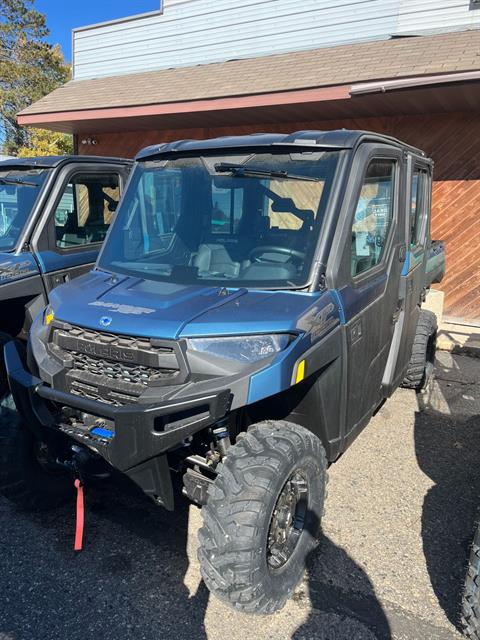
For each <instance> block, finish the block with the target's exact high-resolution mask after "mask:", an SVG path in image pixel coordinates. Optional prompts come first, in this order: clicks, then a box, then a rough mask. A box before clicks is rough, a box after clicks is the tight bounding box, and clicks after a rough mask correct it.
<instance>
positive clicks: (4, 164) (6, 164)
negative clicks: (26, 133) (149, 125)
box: [0, 155, 132, 171]
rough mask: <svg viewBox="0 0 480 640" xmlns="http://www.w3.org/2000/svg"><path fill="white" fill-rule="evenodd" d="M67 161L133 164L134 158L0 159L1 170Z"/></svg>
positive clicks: (48, 166)
mask: <svg viewBox="0 0 480 640" xmlns="http://www.w3.org/2000/svg"><path fill="white" fill-rule="evenodd" d="M67 162H80V163H82V162H99V163H107V162H108V163H112V162H118V163H121V164H131V163H132V160H128V159H127V158H109V157H105V156H75V155H71V156H38V157H32V158H9V159H8V160H2V161H0V171H8V169H55V168H56V167H59V166H60V165H62V164H65V163H67Z"/></svg>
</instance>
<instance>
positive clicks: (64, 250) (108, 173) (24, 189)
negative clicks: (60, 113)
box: [0, 156, 131, 399]
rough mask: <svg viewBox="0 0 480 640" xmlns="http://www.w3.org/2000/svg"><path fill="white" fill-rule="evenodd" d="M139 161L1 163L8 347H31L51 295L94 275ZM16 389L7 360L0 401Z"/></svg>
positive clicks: (1, 309)
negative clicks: (123, 191)
mask: <svg viewBox="0 0 480 640" xmlns="http://www.w3.org/2000/svg"><path fill="white" fill-rule="evenodd" d="M130 168H131V161H129V160H123V159H119V158H98V157H94V156H48V157H39V158H9V159H8V160H4V161H2V162H0V345H1V347H2V350H3V345H4V344H6V343H7V342H8V341H9V340H11V339H12V338H18V339H19V340H22V341H23V342H25V341H26V340H27V336H28V331H29V329H30V326H31V324H32V320H33V318H34V317H35V316H36V315H37V314H38V312H39V311H41V310H42V309H44V308H45V305H46V304H47V302H48V298H49V294H50V291H51V290H52V289H53V288H54V287H56V286H57V285H59V284H61V283H62V282H67V281H68V280H70V279H71V278H74V277H75V276H78V275H80V274H82V273H86V272H87V271H90V269H91V268H92V266H93V264H94V262H95V260H96V258H97V255H98V251H99V249H100V245H101V242H102V240H103V239H104V237H105V235H106V232H107V229H108V225H109V223H110V220H111V218H112V216H113V212H114V211H115V208H116V206H117V204H118V200H119V197H120V191H121V189H122V188H123V183H124V182H125V180H126V178H127V175H128V171H129V170H130ZM7 389H8V386H7V379H6V375H5V366H4V363H3V355H2V356H1V357H0V399H1V398H3V397H4V396H5V393H6V391H7Z"/></svg>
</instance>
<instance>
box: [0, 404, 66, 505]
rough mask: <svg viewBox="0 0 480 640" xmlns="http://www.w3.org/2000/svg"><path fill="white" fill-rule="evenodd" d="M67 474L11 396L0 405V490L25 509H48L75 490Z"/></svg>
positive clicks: (58, 503)
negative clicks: (24, 420) (25, 422)
mask: <svg viewBox="0 0 480 640" xmlns="http://www.w3.org/2000/svg"><path fill="white" fill-rule="evenodd" d="M72 485H73V483H72V481H71V478H70V476H69V474H68V473H65V471H64V470H63V469H62V468H61V467H59V466H58V465H57V464H55V459H54V457H53V455H52V454H51V452H50V451H49V448H48V447H47V445H46V444H45V443H42V442H40V441H38V440H37V439H36V438H35V437H34V436H33V435H32V434H31V433H30V431H29V429H28V428H27V427H26V425H25V424H24V423H23V421H22V419H21V417H20V415H19V414H18V412H17V410H16V408H15V403H14V402H13V398H12V396H11V395H8V396H6V397H5V398H4V399H3V401H2V403H1V406H0V493H2V494H3V495H4V496H5V497H6V498H9V499H10V500H11V501H12V502H14V503H16V504H17V505H18V506H20V507H22V508H25V509H38V510H43V509H49V508H53V507H56V506H58V505H60V504H62V503H63V502H65V501H66V500H67V499H69V498H70V497H71V496H72V494H73V492H72Z"/></svg>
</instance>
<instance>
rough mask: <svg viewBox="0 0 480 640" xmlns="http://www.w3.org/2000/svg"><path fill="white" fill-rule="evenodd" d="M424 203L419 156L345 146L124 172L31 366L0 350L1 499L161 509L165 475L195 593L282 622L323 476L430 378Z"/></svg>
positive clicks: (145, 160) (424, 170)
mask: <svg viewBox="0 0 480 640" xmlns="http://www.w3.org/2000/svg"><path fill="white" fill-rule="evenodd" d="M431 181H432V162H431V161H430V160H429V159H428V158H426V157H425V154H424V153H422V152H421V151H419V150H418V149H415V148H413V147H410V146H408V145H405V144H403V143H401V142H399V141H398V140H395V139H393V138H388V137H385V136H381V135H377V134H374V133H368V132H362V131H345V130H342V131H331V132H321V131H300V132H297V133H292V134H290V135H283V134H262V135H251V136H243V137H226V138H219V139H214V140H203V141H195V140H190V141H180V142H174V143H168V144H161V145H155V146H153V147H148V148H147V149H144V150H143V151H141V152H140V153H139V154H138V155H137V158H136V163H135V167H134V169H133V172H132V175H131V178H130V180H129V183H128V186H127V189H126V191H125V194H124V196H123V198H122V201H121V204H120V207H119V209H118V212H117V215H116V218H115V221H114V223H113V225H112V227H111V229H110V231H109V234H108V237H107V239H106V242H105V243H104V245H103V248H102V250H101V253H100V256H99V258H98V260H97V263H96V265H95V267H94V268H93V269H92V270H91V271H90V273H88V274H86V275H83V276H81V277H80V278H78V279H76V280H75V281H74V282H69V283H67V284H64V285H62V286H60V287H58V288H56V289H55V290H54V291H53V292H52V294H51V295H50V303H49V305H48V306H47V307H46V308H45V310H44V311H43V313H40V314H39V315H38V316H37V318H36V320H35V322H34V324H33V326H32V329H31V334H30V341H29V349H28V354H27V357H25V356H24V355H23V354H22V352H21V351H20V350H19V349H18V348H17V345H16V343H15V342H9V343H8V344H7V345H6V347H5V358H6V365H7V372H8V379H9V384H10V388H11V391H12V394H13V397H14V399H15V403H16V405H17V407H18V409H19V411H20V413H21V414H22V416H23V418H24V424H22V425H20V424H15V425H13V426H12V425H8V424H2V425H1V435H0V484H1V486H2V487H3V492H4V493H5V494H6V495H9V496H10V497H11V498H12V499H16V500H17V501H18V502H20V503H24V504H32V503H34V504H35V503H36V502H37V503H41V504H42V505H46V504H48V503H51V504H57V503H58V501H59V500H62V499H65V498H66V497H67V496H68V495H69V491H70V490H71V486H72V478H71V476H70V475H69V473H68V470H69V469H72V470H73V471H74V473H75V475H76V479H77V481H78V480H79V477H80V478H84V479H85V481H86V482H88V474H89V472H90V471H91V470H94V469H96V470H98V469H102V470H103V472H105V471H106V472H108V471H109V470H113V469H115V470H117V471H120V472H122V473H123V474H125V475H126V476H127V477H128V478H130V480H131V481H133V482H134V483H136V484H137V485H138V486H139V487H140V488H141V489H142V490H143V491H144V492H145V493H146V494H147V495H148V496H150V497H151V499H152V500H153V501H154V502H155V503H156V504H158V505H162V506H164V507H165V508H167V509H173V508H174V495H173V489H172V473H173V472H176V473H177V474H179V475H180V477H183V492H184V494H185V495H186V497H187V498H190V499H191V500H192V501H194V502H196V503H197V504H199V505H201V506H202V514H203V527H202V528H201V530H200V533H199V541H200V545H199V552H198V553H199V560H200V566H201V571H202V575H203V578H204V580H205V583H206V585H207V586H208V588H209V589H210V590H211V591H212V592H213V593H215V594H216V595H217V596H218V597H219V598H221V599H222V600H223V601H224V602H226V603H228V604H230V605H231V606H233V607H235V608H236V609H240V610H243V611H246V612H252V613H271V612H273V611H275V610H277V609H279V608H281V607H282V606H283V605H284V604H285V602H286V600H287V598H289V597H290V596H291V595H292V593H293V590H294V589H295V587H296V585H297V584H298V581H299V580H300V578H301V576H302V574H303V571H304V568H305V563H306V559H307V556H308V554H309V553H310V552H311V551H312V549H313V548H314V546H315V542H316V539H317V536H318V533H319V527H320V521H321V517H322V513H323V508H324V498H325V483H326V475H327V467H328V465H329V464H330V463H332V462H334V461H335V460H336V459H337V458H338V456H339V455H340V454H341V453H342V452H343V451H345V449H346V448H347V447H348V446H349V445H350V444H351V443H352V442H353V440H354V439H355V437H356V436H357V435H358V434H359V433H360V431H361V430H362V429H363V428H364V427H365V425H366V424H367V423H368V421H369V419H370V417H371V416H372V415H373V413H374V412H375V411H376V410H377V409H378V408H379V406H380V405H381V404H382V403H383V402H384V401H385V400H386V399H387V398H388V397H389V396H390V395H391V394H392V393H393V391H394V390H395V389H396V388H397V387H398V386H399V385H400V384H402V382H403V383H404V384H405V385H406V386H408V387H412V388H416V389H418V388H421V387H422V386H423V385H425V384H426V383H427V381H428V379H429V377H430V376H431V373H432V368H433V360H434V351H435V339H436V319H435V316H434V315H433V314H431V313H429V312H425V311H421V309H420V304H421V302H422V300H423V299H424V296H425V293H426V291H427V290H428V288H429V287H430V285H431V283H432V282H433V281H435V280H438V279H440V278H441V277H442V274H443V271H444V268H445V264H444V253H443V245H442V244H441V243H433V242H432V241H431V238H430V204H431ZM19 461H20V462H19ZM77 483H78V482H77ZM12 486H13V487H18V491H15V490H12V489H11V487H12Z"/></svg>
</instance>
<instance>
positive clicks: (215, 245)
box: [98, 151, 340, 288]
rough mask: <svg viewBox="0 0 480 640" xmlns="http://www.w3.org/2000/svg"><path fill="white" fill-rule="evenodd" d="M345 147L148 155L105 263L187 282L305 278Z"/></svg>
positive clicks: (270, 284)
mask: <svg viewBox="0 0 480 640" xmlns="http://www.w3.org/2000/svg"><path fill="white" fill-rule="evenodd" d="M339 155H340V154H339V152H337V151H330V152H325V151H321V152H320V151H314V152H304V153H298V152H296V153H290V154H286V153H284V152H283V153H262V154H253V153H250V154H248V155H246V154H244V155H231V156H228V157H226V156H212V155H208V156H203V157H198V156H197V157H178V158H174V159H171V160H162V161H156V162H153V161H150V162H145V163H138V164H137V168H136V169H135V172H134V174H133V176H132V180H131V182H130V185H129V187H128V188H127V190H126V192H125V194H124V197H123V200H122V203H121V205H120V208H119V210H118V213H117V217H116V220H115V222H114V224H113V227H112V229H111V231H110V235H109V236H108V240H107V242H106V244H105V245H104V248H103V251H102V253H101V255H100V258H99V262H98V267H99V268H100V269H104V270H106V271H111V272H116V273H120V274H126V275H132V276H139V277H142V278H146V279H151V280H168V281H170V282H173V283H182V284H195V283H204V284H212V285H214V286H226V287H240V286H244V287H260V288H277V287H278V288H283V287H295V286H301V285H303V284H305V283H306V282H307V279H308V275H309V272H310V267H311V263H312V259H313V254H314V251H315V247H316V243H317V241H318V238H319V234H320V232H321V228H322V223H323V219H324V215H325V210H326V204H327V201H328V199H329V194H330V191H331V187H332V183H333V179H334V175H335V171H336V167H337V164H338V159H339Z"/></svg>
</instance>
